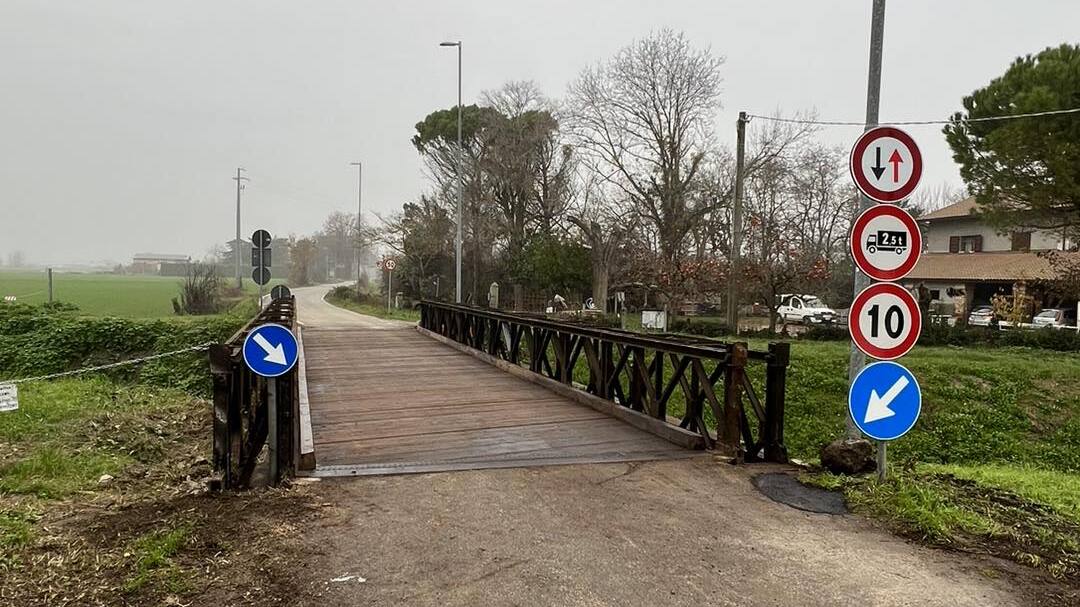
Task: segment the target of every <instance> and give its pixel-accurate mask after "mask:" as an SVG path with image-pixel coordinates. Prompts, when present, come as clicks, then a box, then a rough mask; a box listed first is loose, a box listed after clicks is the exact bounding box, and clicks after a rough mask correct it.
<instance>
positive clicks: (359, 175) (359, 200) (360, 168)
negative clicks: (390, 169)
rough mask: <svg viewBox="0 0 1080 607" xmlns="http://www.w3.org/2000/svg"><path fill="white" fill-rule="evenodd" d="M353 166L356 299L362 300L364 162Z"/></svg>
mask: <svg viewBox="0 0 1080 607" xmlns="http://www.w3.org/2000/svg"><path fill="white" fill-rule="evenodd" d="M350 164H351V165H352V166H354V167H356V301H358V302H359V301H360V255H361V254H362V253H363V251H362V250H361V244H362V243H361V232H360V230H361V229H363V225H364V221H363V219H362V217H363V215H362V213H363V212H364V202H363V200H364V198H363V190H364V164H363V163H362V162H352V163H350Z"/></svg>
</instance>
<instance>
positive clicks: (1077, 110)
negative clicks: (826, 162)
mask: <svg viewBox="0 0 1080 607" xmlns="http://www.w3.org/2000/svg"><path fill="white" fill-rule="evenodd" d="M1076 113H1080V108H1072V109H1068V110H1048V111H1045V112H1030V113H1027V114H1009V115H1008V116H986V117H983V118H964V119H961V122H991V121H994V120H1016V119H1019V118H1037V117H1039V116H1057V115H1061V114H1076ZM748 116H749V117H750V118H758V119H760V120H768V121H770V122H785V123H789V124H810V125H816V126H858V127H864V128H865V127H866V123H865V122H861V121H859V122H856V121H842V120H807V119H802V118H781V117H779V116H762V115H760V114H749V115H748ZM952 122H953V121H952V120H901V121H898V122H886V121H882V122H881V124H884V125H890V126H918V125H933V124H952Z"/></svg>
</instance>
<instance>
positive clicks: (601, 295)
mask: <svg viewBox="0 0 1080 607" xmlns="http://www.w3.org/2000/svg"><path fill="white" fill-rule="evenodd" d="M608 278H609V276H608V266H607V264H606V263H604V262H602V261H601V262H596V261H594V262H593V268H592V288H593V303H594V304H595V305H596V308H597V309H598V310H600V311H601V312H603V313H604V314H607V311H608V307H607V299H608Z"/></svg>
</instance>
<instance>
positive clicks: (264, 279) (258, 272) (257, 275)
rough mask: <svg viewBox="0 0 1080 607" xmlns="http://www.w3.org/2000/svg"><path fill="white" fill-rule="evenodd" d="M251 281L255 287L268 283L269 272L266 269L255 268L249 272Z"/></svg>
mask: <svg viewBox="0 0 1080 607" xmlns="http://www.w3.org/2000/svg"><path fill="white" fill-rule="evenodd" d="M251 280H254V281H255V284H257V285H260V286H261V285H265V284H266V283H268V282H270V270H269V269H268V268H255V269H254V270H252V271H251Z"/></svg>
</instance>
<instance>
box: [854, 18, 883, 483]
mask: <svg viewBox="0 0 1080 607" xmlns="http://www.w3.org/2000/svg"><path fill="white" fill-rule="evenodd" d="M884 37H885V0H874V7H873V12H872V16H871V22H870V65H869V70H868V77H867V85H866V130H870V129H872V128H873V127H875V126H877V123H878V114H879V112H878V110H879V108H880V104H881V52H882V51H881V48H882V41H883V39H884ZM872 206H874V202H873V201H872V200H870V198H869V197H867V196H866V195H865V194H862V195H860V196H859V212H860V213H861V212H863V211H865V210H867V209H869V208H870V207H872ZM869 285H870V278H869V277H868V276H866V275H865V274H863V273H862V272H860V271H859V269H858V268H856V269H855V288H854V290H853V291H852V297H853V298H854V296H856V295H858V294H859V292H860V291H862V290H863V289H865V288H866V287H868V286H869ZM864 366H866V355H864V354H863V353H862V351H861V350H859V348H857V347H855V344H854V342H852V344H851V356H850V358H849V360H848V385H850V384H851V382H853V381H854V380H855V376H857V375H858V374H859V371H861V370H862V368H863V367H864ZM845 423H846V433H847V437H848V438H849V439H856V438H860V436H861V434H860V432H859V428H858V426H856V425H855V420H853V419H852V418H851V416H848V418H847V420H845ZM878 453H879V456H878V457H879V459H880V458H881V457H883V455H884V450H883V449H882V448H881V443H880V442H879V443H878ZM883 464H884V462H883V461H879V462H878V467H879V468H881V467H882V465H883Z"/></svg>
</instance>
